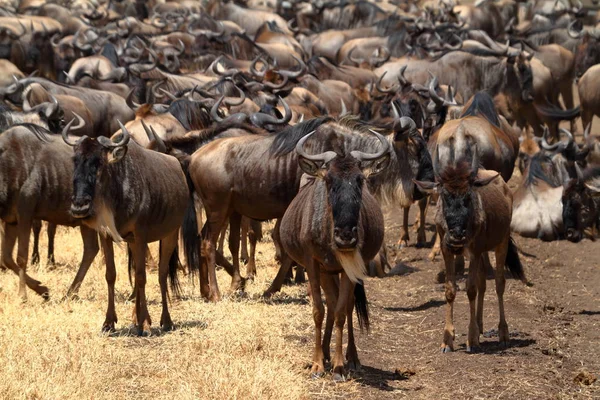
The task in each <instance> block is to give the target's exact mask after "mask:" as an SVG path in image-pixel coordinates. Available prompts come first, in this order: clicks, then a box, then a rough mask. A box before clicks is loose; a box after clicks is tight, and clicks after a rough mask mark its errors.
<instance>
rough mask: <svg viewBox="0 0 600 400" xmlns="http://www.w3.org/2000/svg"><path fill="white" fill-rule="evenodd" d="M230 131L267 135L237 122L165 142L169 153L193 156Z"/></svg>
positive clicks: (251, 126)
mask: <svg viewBox="0 0 600 400" xmlns="http://www.w3.org/2000/svg"><path fill="white" fill-rule="evenodd" d="M230 129H240V130H244V131H246V132H247V133H248V134H249V135H260V134H264V133H265V131H264V130H263V129H261V128H257V127H255V126H254V125H249V124H244V123H239V122H235V121H232V122H225V123H222V124H218V125H217V126H212V127H210V128H207V129H202V130H195V131H192V132H189V133H188V134H186V135H185V136H178V137H172V138H170V139H168V140H165V141H164V142H165V145H166V147H167V153H171V152H170V151H169V150H170V149H177V150H180V151H183V152H184V153H187V154H192V153H194V152H195V151H196V150H198V149H199V148H200V147H202V146H204V145H205V144H207V143H209V142H211V141H213V140H215V139H216V138H217V136H218V135H221V134H223V133H225V132H226V131H228V130H230ZM231 136H234V135H231ZM222 137H228V136H222Z"/></svg>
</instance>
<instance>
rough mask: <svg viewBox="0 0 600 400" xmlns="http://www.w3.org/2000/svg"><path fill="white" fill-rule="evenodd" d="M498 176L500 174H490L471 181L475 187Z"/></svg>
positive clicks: (485, 183) (483, 184)
mask: <svg viewBox="0 0 600 400" xmlns="http://www.w3.org/2000/svg"><path fill="white" fill-rule="evenodd" d="M498 176H500V174H496V175H492V176H489V177H487V178H475V182H473V185H474V186H477V187H481V186H485V185H487V184H488V183H490V182H491V181H493V180H494V179H496V178H497V177H498Z"/></svg>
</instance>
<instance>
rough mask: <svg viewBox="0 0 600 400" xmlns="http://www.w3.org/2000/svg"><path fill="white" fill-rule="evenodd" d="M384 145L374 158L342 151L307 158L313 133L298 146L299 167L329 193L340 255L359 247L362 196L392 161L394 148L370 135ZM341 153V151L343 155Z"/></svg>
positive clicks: (334, 234) (356, 152)
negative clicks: (369, 180) (370, 179)
mask: <svg viewBox="0 0 600 400" xmlns="http://www.w3.org/2000/svg"><path fill="white" fill-rule="evenodd" d="M371 132H372V133H373V134H374V135H376V136H377V138H378V139H379V141H380V142H381V144H382V145H383V146H382V149H381V150H380V151H378V152H377V153H375V154H367V153H363V152H361V151H358V150H353V151H351V152H350V153H349V154H348V153H347V152H346V151H344V150H343V149H339V148H338V151H339V152H340V153H341V154H338V153H336V152H334V151H326V152H324V153H321V154H314V155H311V154H307V153H306V151H305V150H304V143H305V142H306V140H307V139H308V138H309V137H310V136H311V135H312V134H313V133H314V131H313V132H311V133H310V134H308V135H306V136H305V137H304V138H302V139H301V140H300V141H299V142H298V144H297V145H296V152H297V153H298V163H299V165H300V168H302V170H303V171H304V172H305V173H306V174H308V175H310V176H313V177H316V178H319V179H323V180H324V181H325V185H326V188H327V193H328V206H329V209H330V212H331V218H332V220H333V235H332V236H333V240H334V243H335V246H336V247H337V249H338V250H341V251H351V250H354V249H355V248H356V247H357V246H358V244H359V237H358V233H359V232H358V230H359V221H360V209H361V204H362V192H363V188H364V184H365V181H366V177H368V176H372V175H375V174H377V173H380V172H381V171H383V170H384V169H385V168H386V167H387V165H388V164H389V161H390V151H391V146H390V144H389V142H388V141H387V140H385V138H384V137H383V136H381V135H380V134H378V133H376V132H374V131H371ZM340 150H341V151H340Z"/></svg>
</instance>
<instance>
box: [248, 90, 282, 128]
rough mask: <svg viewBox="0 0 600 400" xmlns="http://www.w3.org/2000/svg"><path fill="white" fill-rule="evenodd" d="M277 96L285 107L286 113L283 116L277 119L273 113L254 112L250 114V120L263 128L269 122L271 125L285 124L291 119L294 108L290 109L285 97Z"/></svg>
mask: <svg viewBox="0 0 600 400" xmlns="http://www.w3.org/2000/svg"><path fill="white" fill-rule="evenodd" d="M277 97H278V99H279V102H280V103H281V104H282V105H283V109H284V110H285V114H284V115H283V118H281V119H277V118H275V117H273V116H271V115H268V114H264V113H260V112H258V113H254V114H252V115H251V116H250V121H251V122H252V123H253V124H254V125H256V126H258V127H261V128H262V127H263V126H265V125H267V124H269V125H285V124H287V123H288V122H290V121H291V119H292V110H291V109H290V106H288V104H287V103H286V102H285V101H284V100H283V98H282V97H281V96H277Z"/></svg>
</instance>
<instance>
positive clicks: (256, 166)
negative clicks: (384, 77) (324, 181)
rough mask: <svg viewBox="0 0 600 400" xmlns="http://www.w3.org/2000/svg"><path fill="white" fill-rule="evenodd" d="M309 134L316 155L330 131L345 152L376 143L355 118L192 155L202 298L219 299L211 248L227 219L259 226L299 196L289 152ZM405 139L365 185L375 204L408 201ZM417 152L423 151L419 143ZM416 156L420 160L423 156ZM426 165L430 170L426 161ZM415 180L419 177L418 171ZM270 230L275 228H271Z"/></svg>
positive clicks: (218, 144) (314, 123) (217, 144)
mask: <svg viewBox="0 0 600 400" xmlns="http://www.w3.org/2000/svg"><path fill="white" fill-rule="evenodd" d="M313 130H316V133H315V138H318V139H323V140H322V141H321V142H319V143H317V141H313V146H315V147H314V148H313V149H312V151H315V152H316V151H321V152H322V151H325V150H330V149H331V146H332V145H333V144H332V143H331V142H330V141H329V140H327V137H328V136H329V134H330V133H331V132H332V131H336V132H337V133H338V134H340V135H342V137H343V138H344V141H346V143H345V146H346V147H345V148H346V149H348V150H349V151H350V150H354V149H369V150H372V149H373V146H376V145H377V143H379V142H378V141H377V140H374V138H373V137H372V136H371V135H367V134H366V133H365V128H364V125H363V124H360V123H358V122H357V120H356V119H354V118H351V117H342V118H339V119H337V120H334V119H332V118H328V117H322V118H316V119H313V120H309V121H306V122H303V123H300V124H297V125H295V126H293V127H289V128H286V129H284V130H282V131H281V132H279V133H277V134H272V135H266V136H265V135H251V136H250V135H249V136H242V137H233V138H224V139H218V140H215V141H213V142H211V143H209V144H207V145H205V146H204V147H202V148H201V149H199V150H198V151H196V152H195V153H194V154H193V156H192V159H191V161H190V167H189V168H190V170H189V173H190V176H191V179H192V181H193V183H194V188H195V191H196V193H197V194H198V196H199V198H200V199H201V200H202V205H203V206H204V209H205V210H206V214H207V221H206V225H205V227H204V229H203V235H202V241H203V244H202V248H203V251H205V254H206V258H207V266H206V268H208V270H203V272H202V273H203V274H206V276H208V274H210V282H206V283H205V284H203V285H201V292H202V294H203V296H205V297H207V298H209V299H211V300H213V301H216V300H218V299H219V298H220V293H219V289H218V285H217V282H216V274H215V270H214V268H215V256H216V255H215V249H216V243H217V240H218V237H219V234H220V232H221V231H222V228H223V225H224V224H225V223H226V221H227V220H228V218H229V216H230V215H232V213H237V214H239V215H243V216H246V217H248V218H251V219H254V220H258V221H264V220H269V219H276V218H281V217H282V216H283V214H284V213H285V210H286V209H287V207H288V205H289V204H290V202H291V201H292V200H293V198H294V196H295V195H296V193H297V192H298V188H299V186H300V178H301V176H302V170H301V169H299V168H298V163H297V156H296V153H295V152H294V151H293V150H294V148H295V147H294V146H295V145H296V143H297V142H298V140H300V139H301V138H302V137H304V136H305V135H307V134H308V133H309V132H311V131H313ZM408 134H409V132H408V131H404V132H403V133H402V134H399V135H398V136H399V140H400V141H401V143H399V144H398V148H399V149H400V150H398V151H399V152H400V153H399V154H396V151H394V152H392V156H391V160H390V167H389V168H387V169H386V170H385V171H383V172H382V173H381V174H379V175H377V176H374V177H373V179H369V184H370V185H372V186H371V187H372V191H373V193H374V194H375V196H376V197H378V198H380V199H384V198H385V197H386V196H387V198H388V199H389V200H391V201H392V202H393V203H396V202H397V201H398V196H400V195H402V196H407V197H409V196H408V195H406V193H405V192H404V190H408V189H412V188H413V185H406V186H403V185H402V184H401V183H402V182H400V181H401V180H402V179H404V177H405V176H408V179H409V180H410V179H412V178H414V176H413V175H411V174H408V175H407V172H408V171H407V170H406V169H407V168H408V167H412V166H407V165H406V164H407V161H408V160H407V159H405V158H404V157H405V156H406V153H402V151H406V149H405V148H406V147H407V146H406V143H403V141H404V140H405V135H408ZM390 136H391V135H390ZM388 140H389V141H390V142H394V141H395V138H394V137H389V138H388ZM394 145H395V143H394ZM421 146H422V147H424V143H422V145H421ZM402 148H404V150H402ZM394 150H396V148H394ZM418 153H420V154H422V155H423V156H425V153H426V151H418ZM400 158H402V159H400ZM426 164H427V162H423V166H421V165H419V168H422V169H423V170H425V169H426ZM428 164H429V168H431V162H430V161H429V163H428ZM411 172H412V171H411ZM416 176H420V172H419V171H417V173H416ZM399 188H402V190H400V189H399ZM238 229H239V228H238ZM275 229H276V230H277V229H279V227H278V226H276V228H275ZM196 234H197V233H196ZM236 252H237V250H236ZM234 257H235V256H234ZM202 268H205V266H204V265H203V267H202ZM288 269H289V264H288V265H285V264H283V265H282V268H281V269H280V272H279V273H278V275H277V277H276V278H275V281H274V282H273V284H272V286H271V287H270V288H269V289H268V290H267V292H266V293H265V294H266V295H270V294H272V293H274V292H276V291H278V290H279V288H280V287H281V284H282V283H283V279H284V278H285V276H286V274H287V271H288ZM238 283H239V282H238ZM232 287H234V288H236V282H233V286H232Z"/></svg>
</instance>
